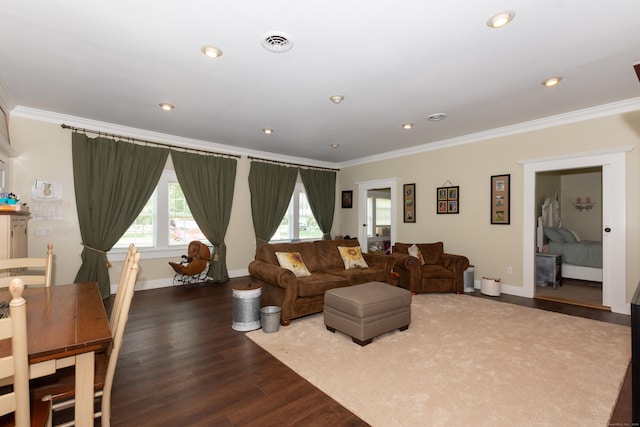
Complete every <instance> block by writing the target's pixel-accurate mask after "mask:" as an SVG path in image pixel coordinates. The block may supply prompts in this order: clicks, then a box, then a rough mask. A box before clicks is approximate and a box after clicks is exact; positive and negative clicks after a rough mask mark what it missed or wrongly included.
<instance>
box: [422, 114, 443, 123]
mask: <svg viewBox="0 0 640 427" xmlns="http://www.w3.org/2000/svg"><path fill="white" fill-rule="evenodd" d="M445 117H447V115H446V114H445V113H435V114H430V115H429V116H427V120H431V121H432V122H439V121H440V120H442V119H444V118H445Z"/></svg>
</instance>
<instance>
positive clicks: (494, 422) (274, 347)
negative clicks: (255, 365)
mask: <svg viewBox="0 0 640 427" xmlns="http://www.w3.org/2000/svg"><path fill="white" fill-rule="evenodd" d="M247 336H248V337H249V338H250V339H251V340H253V341H254V342H256V343H257V344H258V345H260V346H261V347H263V348H264V349H265V350H267V351H268V352H269V353H271V354H272V355H273V356H275V357H276V358H278V359H279V360H280V361H282V362H283V363H284V364H286V365H287V366H289V367H290V368H291V369H293V370H294V371H295V372H297V373H298V374H300V375H301V376H302V377H304V378H305V379H307V380H308V381H309V382H311V383H312V384H314V385H315V386H316V387H318V388H319V389H321V390H322V391H323V392H325V393H326V394H328V395H329V396H331V397H332V398H333V399H335V400H336V401H338V402H339V403H340V404H342V405H343V406H344V407H346V408H348V409H349V410H350V411H352V412H353V413H355V414H356V415H358V416H359V417H360V418H362V419H363V420H364V421H366V422H367V423H369V424H371V425H373V426H384V427H388V426H447V427H450V426H471V425H473V426H492V427H495V426H509V427H512V426H582V427H584V426H597V427H603V426H606V425H607V423H608V421H609V418H610V415H611V412H612V410H613V407H614V405H615V403H616V400H617V397H618V393H619V390H620V386H621V384H622V381H623V379H624V375H625V371H626V369H627V365H628V363H629V360H630V358H631V336H630V328H628V327H625V326H619V325H614V324H609V323H604V322H598V321H595V320H589V319H584V318H579V317H573V316H568V315H564V314H558V313H553V312H548V311H543V310H537V309H532V308H527V307H521V306H517V305H513V304H507V303H501V302H497V301H491V300H487V299H483V298H477V297H472V296H468V295H452V294H448V295H426V294H421V295H416V296H414V297H413V304H412V323H411V326H410V327H409V329H408V330H406V331H404V332H400V331H397V330H396V331H393V332H390V333H388V334H385V335H382V336H380V337H378V338H375V339H374V340H373V343H371V344H369V345H368V346H365V347H360V346H359V345H357V344H354V343H353V342H352V341H351V338H349V337H348V336H346V335H344V334H341V333H339V332H336V333H335V334H333V333H331V332H329V331H327V330H326V328H325V327H324V323H323V317H322V314H317V315H313V316H309V317H306V318H303V319H298V320H294V321H292V322H291V325H290V326H287V327H281V328H280V330H279V331H278V332H276V333H271V334H266V333H264V332H262V331H261V330H256V331H252V332H249V333H247Z"/></svg>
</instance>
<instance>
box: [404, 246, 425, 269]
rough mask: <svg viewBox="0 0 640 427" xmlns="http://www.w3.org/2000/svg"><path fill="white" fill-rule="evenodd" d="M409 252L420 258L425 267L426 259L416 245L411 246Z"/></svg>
mask: <svg viewBox="0 0 640 427" xmlns="http://www.w3.org/2000/svg"><path fill="white" fill-rule="evenodd" d="M408 251H409V255H411V256H412V257H415V258H418V261H420V265H424V257H423V256H422V252H420V249H419V248H418V247H417V246H416V245H415V243H414V244H413V245H411V246H409V249H408Z"/></svg>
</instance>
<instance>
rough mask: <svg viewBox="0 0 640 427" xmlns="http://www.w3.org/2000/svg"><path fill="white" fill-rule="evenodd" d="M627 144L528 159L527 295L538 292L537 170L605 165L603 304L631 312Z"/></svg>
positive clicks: (525, 227) (525, 185)
mask: <svg viewBox="0 0 640 427" xmlns="http://www.w3.org/2000/svg"><path fill="white" fill-rule="evenodd" d="M632 149H633V148H632V147H625V148H620V149H616V150H605V151H598V152H588V153H577V154H573V155H571V156H562V157H553V158H544V159H533V160H525V161H521V162H519V163H521V164H524V189H523V191H524V212H523V217H524V222H523V224H524V225H523V232H524V235H523V242H524V248H523V251H522V252H523V261H522V267H523V268H522V271H523V273H522V274H523V277H522V283H523V288H524V289H523V292H524V295H523V296H526V297H529V298H533V296H534V292H535V250H536V240H535V236H536V225H537V217H538V213H537V212H536V200H535V194H536V192H535V188H536V173H538V172H545V171H552V170H561V169H577V168H585V167H593V166H602V228H603V230H604V229H605V228H610V229H611V231H610V232H608V233H607V232H604V231H603V232H602V254H603V255H602V264H603V269H602V303H603V305H606V306H609V307H611V311H612V312H614V313H623V314H629V313H630V308H629V304H628V303H627V280H626V277H627V268H626V267H627V261H626V236H627V230H626V205H627V201H626V173H625V165H626V163H625V153H626V152H627V151H630V150H632Z"/></svg>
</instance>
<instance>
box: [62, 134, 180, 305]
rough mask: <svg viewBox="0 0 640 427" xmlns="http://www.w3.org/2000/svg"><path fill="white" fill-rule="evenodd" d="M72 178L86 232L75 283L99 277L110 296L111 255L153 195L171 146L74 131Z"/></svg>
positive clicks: (81, 227) (102, 290)
mask: <svg viewBox="0 0 640 427" xmlns="http://www.w3.org/2000/svg"><path fill="white" fill-rule="evenodd" d="M71 151H72V156H73V182H74V185H75V193H76V205H77V209H78V221H79V223H80V235H81V236H82V243H83V245H84V248H83V249H82V255H81V257H82V265H81V266H80V270H79V271H78V274H77V275H76V278H75V281H76V282H88V281H96V282H98V286H99V288H100V294H101V295H102V297H103V298H106V297H108V296H109V294H110V289H109V288H110V282H109V271H108V260H107V255H106V253H107V252H108V251H109V250H111V248H112V247H113V245H114V244H115V243H116V242H117V241H118V240H119V239H120V237H122V235H123V234H124V233H125V231H127V229H128V228H129V226H130V225H131V224H132V223H133V221H135V219H136V218H137V217H138V215H139V214H140V212H141V211H142V208H143V207H144V205H145V204H146V203H147V201H148V200H149V197H151V194H153V191H154V189H155V188H156V185H157V184H158V180H159V179H160V174H161V173H162V169H163V168H164V165H165V163H166V161H167V156H168V155H169V150H167V149H164V148H156V147H147V146H142V145H136V144H132V143H129V142H124V141H115V140H113V139H109V138H101V137H100V138H89V137H88V136H87V135H85V134H83V133H73V134H72V138H71Z"/></svg>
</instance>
